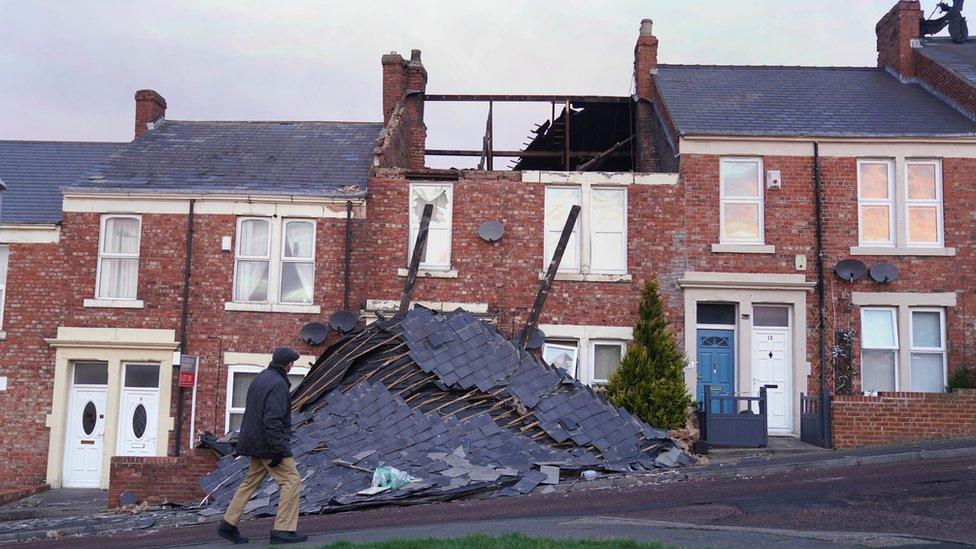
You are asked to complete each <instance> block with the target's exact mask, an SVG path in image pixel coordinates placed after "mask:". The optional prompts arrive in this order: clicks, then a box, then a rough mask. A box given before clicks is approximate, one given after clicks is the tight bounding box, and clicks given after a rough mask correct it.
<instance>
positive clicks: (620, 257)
mask: <svg viewBox="0 0 976 549" xmlns="http://www.w3.org/2000/svg"><path fill="white" fill-rule="evenodd" d="M573 206H581V207H582V208H583V209H582V211H581V212H580V216H579V218H578V219H577V220H576V225H575V226H574V227H573V232H572V234H571V235H570V237H569V242H568V243H567V244H566V250H565V251H564V252H563V259H562V261H561V262H560V264H559V272H561V273H584V274H588V273H594V274H626V273H627V189H626V188H603V187H590V186H589V185H584V186H581V187H546V194H545V243H544V252H543V253H544V259H545V263H544V264H543V269H547V268H548V267H549V263H550V262H551V261H552V257H553V255H554V254H555V253H556V247H557V246H558V245H559V237H560V236H562V232H563V227H565V226H566V218H567V217H568V216H569V211H570V209H571V208H572V207H573ZM580 235H585V237H584V238H581V237H580Z"/></svg>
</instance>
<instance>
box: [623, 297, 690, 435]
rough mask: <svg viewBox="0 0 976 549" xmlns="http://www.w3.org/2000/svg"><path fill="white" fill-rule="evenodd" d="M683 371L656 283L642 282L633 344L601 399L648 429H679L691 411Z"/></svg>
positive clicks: (682, 356) (681, 356) (683, 362)
mask: <svg viewBox="0 0 976 549" xmlns="http://www.w3.org/2000/svg"><path fill="white" fill-rule="evenodd" d="M684 367H685V357H684V353H683V352H681V349H680V348H679V347H678V344H677V342H675V339H674V334H672V333H671V331H670V330H669V329H668V319H667V317H666V316H665V314H664V304H663V303H662V302H661V296H660V293H659V291H658V284H657V281H656V280H653V279H652V280H648V281H647V282H645V283H644V291H643V294H642V295H641V300H640V305H639V307H638V310H637V323H636V325H635V326H634V343H633V344H632V345H631V346H630V348H628V349H627V354H626V355H624V357H623V359H622V360H621V361H620V366H619V367H618V368H617V369H616V371H614V373H613V374H611V376H610V379H609V382H608V383H607V398H609V399H610V401H611V402H613V403H614V405H616V406H623V407H624V408H626V409H627V410H628V411H629V412H630V413H632V414H634V415H636V416H637V417H639V418H641V419H642V420H644V421H645V422H647V423H649V424H650V425H653V426H654V427H659V428H662V429H678V428H680V427H683V426H684V424H685V409H686V408H688V406H689V405H691V398H690V397H689V396H688V392H687V391H686V390H685V381H684Z"/></svg>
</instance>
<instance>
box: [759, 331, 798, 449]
mask: <svg viewBox="0 0 976 549" xmlns="http://www.w3.org/2000/svg"><path fill="white" fill-rule="evenodd" d="M790 342H791V334H790V329H789V328H788V327H785V328H781V327H755V328H753V331H752V391H753V394H755V395H757V396H758V395H759V389H760V388H761V387H762V386H763V385H775V386H776V387H775V388H772V387H770V388H767V389H766V397H767V400H766V402H767V413H768V414H769V419H768V425H769V432H770V433H777V434H788V433H792V432H793V399H792V396H793V376H792V364H793V357H792V353H791V345H790Z"/></svg>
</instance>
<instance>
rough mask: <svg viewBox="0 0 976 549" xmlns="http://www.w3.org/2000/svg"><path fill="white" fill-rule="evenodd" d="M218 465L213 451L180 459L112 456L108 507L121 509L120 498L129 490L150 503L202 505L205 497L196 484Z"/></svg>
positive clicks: (201, 451) (195, 452) (170, 457)
mask: <svg viewBox="0 0 976 549" xmlns="http://www.w3.org/2000/svg"><path fill="white" fill-rule="evenodd" d="M216 464H217V458H216V456H215V455H214V453H213V452H212V451H210V450H194V451H193V452H192V453H189V454H186V455H182V456H180V457H173V456H169V457H113V458H112V465H111V467H112V469H111V471H110V472H109V489H108V507H109V508H110V509H114V508H116V507H118V506H119V496H120V495H121V494H122V492H125V491H127V490H128V491H131V492H132V493H133V494H135V495H136V497H138V498H139V499H140V500H144V501H146V502H148V503H150V504H158V503H163V502H169V503H199V502H200V500H201V499H203V497H204V496H206V494H205V493H204V492H203V490H202V489H201V488H200V486H199V485H198V484H197V481H199V480H200V478H201V477H203V476H204V475H206V474H207V473H209V472H210V471H212V470H213V469H214V467H215V465H216Z"/></svg>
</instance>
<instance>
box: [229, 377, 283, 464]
mask: <svg viewBox="0 0 976 549" xmlns="http://www.w3.org/2000/svg"><path fill="white" fill-rule="evenodd" d="M290 390H291V383H289V382H288V375H287V374H286V373H285V371H284V369H283V368H282V367H281V366H279V365H277V364H274V363H272V364H271V365H270V366H268V367H267V368H266V369H264V370H262V371H261V373H260V374H258V375H257V377H255V378H254V380H253V381H251V386H250V387H248V389H247V402H246V403H245V404H244V419H243V420H242V421H241V433H240V435H239V437H238V439H237V454H238V455H241V456H249V457H255V458H261V459H271V458H274V457H276V456H278V455H280V456H281V457H290V456H291V455H292V454H291V448H290V444H291V391H290Z"/></svg>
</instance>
